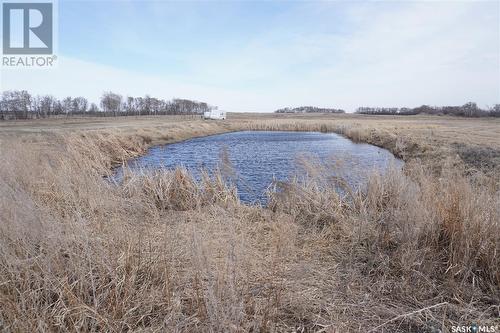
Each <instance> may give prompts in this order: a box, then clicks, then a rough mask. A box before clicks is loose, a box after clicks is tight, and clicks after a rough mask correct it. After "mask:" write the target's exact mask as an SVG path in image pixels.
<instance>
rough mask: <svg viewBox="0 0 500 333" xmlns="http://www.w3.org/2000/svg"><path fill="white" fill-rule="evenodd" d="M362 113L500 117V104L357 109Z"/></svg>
mask: <svg viewBox="0 0 500 333" xmlns="http://www.w3.org/2000/svg"><path fill="white" fill-rule="evenodd" d="M356 113H360V114H374V115H417V114H429V115H451V116H458V117H500V104H496V105H494V106H493V107H491V108H488V109H481V108H479V107H478V106H477V104H476V103H472V102H470V103H466V104H464V105H462V106H440V107H437V106H429V105H422V106H419V107H416V108H379V107H360V108H358V109H357V110H356Z"/></svg>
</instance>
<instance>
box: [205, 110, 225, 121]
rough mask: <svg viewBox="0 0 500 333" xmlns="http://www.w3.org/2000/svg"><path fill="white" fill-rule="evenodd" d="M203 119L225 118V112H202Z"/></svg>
mask: <svg viewBox="0 0 500 333" xmlns="http://www.w3.org/2000/svg"><path fill="white" fill-rule="evenodd" d="M203 119H219V120H224V119H226V112H225V111H220V110H211V111H207V112H204V113H203Z"/></svg>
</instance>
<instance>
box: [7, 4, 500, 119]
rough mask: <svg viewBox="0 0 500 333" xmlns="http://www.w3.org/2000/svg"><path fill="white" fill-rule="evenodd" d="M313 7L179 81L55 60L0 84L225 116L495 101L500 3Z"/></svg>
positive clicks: (208, 58) (499, 78)
mask: <svg viewBox="0 0 500 333" xmlns="http://www.w3.org/2000/svg"><path fill="white" fill-rule="evenodd" d="M391 4H394V5H391ZM313 5H314V6H313ZM313 5H311V4H310V3H308V4H306V5H304V6H302V7H299V8H298V9H296V10H294V11H291V12H288V13H284V14H283V15H282V16H281V17H280V18H279V19H277V20H276V22H274V23H275V26H274V28H273V27H271V28H270V29H269V30H268V31H267V32H265V33H263V34H259V35H255V36H254V37H253V38H252V39H250V40H246V41H242V42H241V47H240V48H238V49H236V48H235V49H232V50H229V51H228V50H224V52H222V51H218V50H217V46H214V50H213V52H209V51H207V50H204V52H199V53H192V54H190V55H186V62H187V64H188V70H187V72H185V73H184V74H182V75H179V76H160V75H147V74H143V73H140V72H136V71H134V70H131V69H119V68H113V67H111V66H104V65H100V64H95V63H90V62H85V61H82V60H78V59H71V58H67V57H60V58H59V67H58V68H57V69H55V70H50V71H26V70H25V71H14V70H3V71H2V78H1V83H2V85H3V86H2V88H3V89H5V90H7V89H27V90H30V91H32V92H34V93H40V94H41V93H50V94H53V95H56V96H58V97H63V96H66V95H72V96H77V95H78V96H86V97H88V98H90V99H92V100H97V99H98V98H99V96H100V95H101V94H102V92H103V91H105V90H113V91H116V92H119V93H121V94H124V95H127V94H128V95H134V96H137V95H144V94H150V95H153V96H159V97H162V98H172V97H183V98H193V99H198V100H203V101H206V102H208V103H211V104H214V105H218V106H220V107H221V108H224V109H227V110H230V111H272V110H274V109H276V108H279V107H283V106H297V105H317V106H331V107H342V108H345V109H347V110H354V109H355V108H356V107H357V106H360V105H377V106H417V105H420V104H432V105H451V104H463V103H465V102H467V101H476V102H478V103H479V104H481V105H483V106H484V105H492V104H494V103H500V35H499V34H500V32H499V29H498V27H499V24H500V22H499V20H500V18H499V11H498V9H499V8H498V7H499V4H498V3H485V2H409V3H360V2H356V3H352V4H351V3H334V4H332V3H314V4H313ZM322 6H324V8H322ZM336 6H337V7H338V8H337V7H336ZM339 6H341V8H340V7H339ZM337 9H339V11H340V13H341V15H343V23H342V24H345V25H346V26H345V27H344V29H340V30H342V32H332V31H334V30H335V29H328V28H332V27H335V24H337V23H336V22H335V20H334V19H333V14H334V11H335V10H337ZM301 11H304V12H305V11H310V13H309V14H310V17H311V16H314V15H318V13H321V15H320V16H318V20H325V22H323V27H326V29H319V28H318V29H317V30H315V27H316V26H314V27H312V26H309V25H308V23H311V22H307V21H306V22H303V21H300V19H301V17H302V16H303V13H304V12H301ZM328 11H331V13H332V21H331V22H330V21H328V13H329V12H328ZM338 14H339V13H338V12H337V13H336V15H338ZM310 17H309V19H310ZM293 20H295V22H296V24H297V25H300V24H302V26H303V27H302V26H299V28H297V29H293V31H286V30H284V29H283V27H285V26H287V25H286V24H285V23H284V22H290V21H293ZM300 27H302V28H303V29H301V28H300ZM346 30H347V32H346ZM193 44H196V43H193ZM117 47H119V46H117ZM129 67H130V68H134V64H129Z"/></svg>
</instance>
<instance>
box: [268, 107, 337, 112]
mask: <svg viewBox="0 0 500 333" xmlns="http://www.w3.org/2000/svg"><path fill="white" fill-rule="evenodd" d="M274 112H275V113H345V111H344V110H341V109H330V108H318V107H315V106H299V107H297V108H283V109H278V110H276V111H274Z"/></svg>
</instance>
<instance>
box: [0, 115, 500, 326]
mask: <svg viewBox="0 0 500 333" xmlns="http://www.w3.org/2000/svg"><path fill="white" fill-rule="evenodd" d="M241 130H287V131H288V130H292V131H321V132H335V133H339V134H342V135H344V136H346V137H347V138H349V139H351V140H353V141H355V142H364V143H370V144H374V145H377V146H380V147H383V148H386V149H388V150H389V151H391V152H392V153H393V154H395V155H396V156H398V157H400V158H402V159H403V160H404V161H405V162H406V165H405V167H404V170H403V171H400V170H391V171H390V172H389V173H388V174H386V175H384V176H381V175H376V174H374V175H373V176H372V177H371V178H370V180H369V182H368V185H367V189H366V190H365V191H351V192H349V191H348V194H347V195H346V196H340V195H339V194H338V193H337V192H336V191H335V188H336V187H335V186H336V185H337V183H336V182H335V180H332V179H329V178H328V177H324V176H323V175H324V170H322V169H321V168H322V166H317V165H309V166H308V167H310V168H311V169H310V171H311V172H309V173H308V177H306V178H304V179H301V180H296V181H292V182H290V183H288V184H282V187H281V188H280V191H279V192H275V193H271V194H270V198H269V204H268V207H260V206H248V205H245V204H242V203H241V202H240V201H239V200H238V197H237V195H236V193H235V191H234V188H232V187H231V186H230V185H228V184H227V182H226V181H225V175H224V173H223V172H219V173H215V174H213V175H206V177H204V178H203V179H202V180H200V181H196V180H195V179H193V177H191V175H190V174H189V173H187V172H186V171H185V170H183V169H178V170H175V171H172V170H171V171H168V170H161V171H158V172H154V173H151V174H145V175H133V174H131V175H129V177H128V178H127V179H126V180H125V182H124V183H123V184H122V185H120V186H113V185H111V184H110V183H109V182H107V181H106V180H105V179H104V178H103V176H106V175H109V174H110V172H111V169H112V167H114V166H117V165H120V164H122V163H124V162H126V161H127V160H129V159H130V158H133V157H136V156H139V155H142V154H144V153H145V152H146V150H147V148H149V147H151V146H152V145H157V144H165V143H172V142H177V141H180V140H185V139H189V138H193V137H199V136H206V135H212V134H218V133H225V132H229V131H241ZM0 153H1V156H2V157H3V158H2V161H1V162H0V195H1V198H2V199H1V201H0V216H1V219H2V221H1V223H0V265H1V270H0V308H1V309H2V311H0V330H5V331H59V330H60V331H65V330H74V328H78V329H79V330H81V331H128V330H130V331H206V332H213V331H234V332H243V331H270V332H272V331H287V332H290V331H322V332H337V331H390V332H394V331H396V332H408V331H415V332H417V331H418V332H420V331H428V332H434V331H442V332H449V331H451V327H452V326H454V325H469V324H470V323H473V322H474V323H480V324H481V325H487V326H490V325H493V326H495V325H500V321H499V316H500V312H499V311H500V310H499V304H500V269H499V267H500V259H499V256H498V251H499V249H500V119H498V118H497V119H492V118H478V119H475V118H457V117H439V116H364V115H352V114H345V115H328V114H313V115H311V114H290V115H279V114H243V113H229V114H228V119H227V120H226V121H204V120H201V119H199V118H195V117H183V116H151V117H116V118H112V117H110V118H64V119H47V120H30V121H12V122H0Z"/></svg>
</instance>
